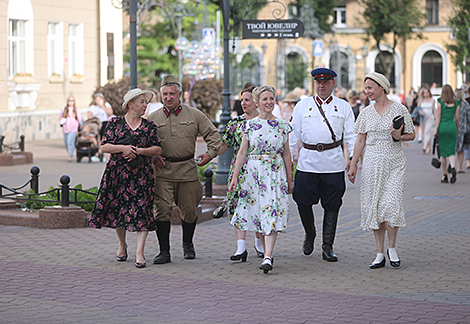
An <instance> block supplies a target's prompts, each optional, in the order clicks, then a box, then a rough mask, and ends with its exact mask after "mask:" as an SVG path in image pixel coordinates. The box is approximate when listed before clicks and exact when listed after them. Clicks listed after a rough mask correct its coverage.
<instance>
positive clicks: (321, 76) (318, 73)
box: [311, 68, 338, 80]
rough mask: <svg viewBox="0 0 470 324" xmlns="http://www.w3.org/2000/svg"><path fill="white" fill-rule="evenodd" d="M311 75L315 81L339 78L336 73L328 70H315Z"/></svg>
mask: <svg viewBox="0 0 470 324" xmlns="http://www.w3.org/2000/svg"><path fill="white" fill-rule="evenodd" d="M311 74H312V76H313V78H314V79H315V80H331V79H334V78H335V77H337V76H338V75H337V74H336V72H335V71H333V70H330V69H327V68H318V69H315V70H313V71H312V73H311Z"/></svg>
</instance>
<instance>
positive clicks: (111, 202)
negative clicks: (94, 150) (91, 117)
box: [89, 116, 160, 232]
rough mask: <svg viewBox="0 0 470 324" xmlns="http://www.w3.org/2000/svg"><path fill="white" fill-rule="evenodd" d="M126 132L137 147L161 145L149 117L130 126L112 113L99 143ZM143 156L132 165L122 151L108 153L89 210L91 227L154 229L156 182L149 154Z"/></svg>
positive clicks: (113, 141)
mask: <svg viewBox="0 0 470 324" xmlns="http://www.w3.org/2000/svg"><path fill="white" fill-rule="evenodd" d="M129 136H131V137H132V138H133V139H134V140H135V144H136V146H137V147H151V146H160V138H159V137H158V133H157V127H156V125H155V124H154V123H153V122H152V121H149V120H147V119H142V123H141V124H140V126H139V127H138V128H137V129H135V130H132V129H131V128H130V127H129V125H128V124H127V122H126V120H125V119H124V116H120V117H115V118H113V119H111V120H110V121H109V122H108V125H107V126H106V130H105V133H104V135H103V139H102V141H101V145H103V144H106V143H110V144H118V143H119V142H120V140H123V139H125V138H127V137H129ZM142 157H143V159H144V162H143V163H141V164H140V165H138V166H137V167H134V168H133V167H131V166H130V165H129V163H128V162H127V161H126V160H125V159H124V158H123V157H122V154H121V153H117V154H111V157H110V159H109V161H108V163H107V164H106V169H105V170H104V173H103V177H102V178H101V184H100V189H99V191H98V198H97V200H96V204H95V208H94V209H93V212H92V214H91V218H90V222H89V225H90V226H91V227H95V228H101V227H102V226H105V227H112V228H116V227H117V228H122V229H125V230H127V231H130V232H135V231H154V230H155V229H156V224H155V219H154V215H153V199H154V194H155V182H154V178H153V168H152V163H151V157H150V156H142Z"/></svg>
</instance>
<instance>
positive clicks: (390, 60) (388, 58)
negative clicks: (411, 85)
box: [374, 51, 396, 88]
mask: <svg viewBox="0 0 470 324" xmlns="http://www.w3.org/2000/svg"><path fill="white" fill-rule="evenodd" d="M380 55H381V56H382V60H383V62H382V64H381V62H380V58H379V56H380ZM390 64H392V68H391V70H390V71H391V73H390V75H388V73H387V71H386V67H387V66H389V65H390ZM374 69H375V70H374V71H376V72H379V73H382V74H383V75H385V76H386V77H387V79H388V80H389V81H390V87H392V88H395V87H396V79H395V69H396V66H395V59H394V57H393V54H392V53H390V52H386V51H382V52H380V53H379V54H378V55H377V57H376V58H375V64H374Z"/></svg>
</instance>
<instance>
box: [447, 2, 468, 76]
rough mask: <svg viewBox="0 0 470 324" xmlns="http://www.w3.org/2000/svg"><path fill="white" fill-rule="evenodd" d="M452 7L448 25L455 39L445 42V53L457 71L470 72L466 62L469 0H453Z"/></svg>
mask: <svg viewBox="0 0 470 324" xmlns="http://www.w3.org/2000/svg"><path fill="white" fill-rule="evenodd" d="M453 8H454V11H453V13H452V14H453V15H452V17H451V18H450V19H449V21H448V25H449V27H450V30H451V32H452V35H453V36H454V39H455V40H454V41H452V42H450V43H448V44H446V49H447V53H449V55H450V58H451V60H452V63H454V65H455V66H456V67H457V70H458V71H460V72H462V73H463V74H465V72H468V73H470V65H467V64H468V62H467V64H466V61H467V60H468V59H469V58H470V40H469V38H470V18H469V17H470V0H454V1H453ZM465 81H466V82H468V81H470V80H465Z"/></svg>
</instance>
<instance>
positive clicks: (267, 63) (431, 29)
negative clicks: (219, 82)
mask: <svg viewBox="0 0 470 324" xmlns="http://www.w3.org/2000/svg"><path fill="white" fill-rule="evenodd" d="M421 2H422V8H423V12H424V13H427V17H428V18H427V22H426V24H425V27H424V29H423V31H422V34H423V36H424V38H423V39H413V40H406V41H404V42H403V41H402V42H401V43H399V44H398V45H397V46H396V48H395V56H394V69H393V73H392V74H393V77H392V78H391V79H392V80H391V81H392V83H393V86H394V88H396V90H397V92H399V91H400V90H402V91H404V92H405V93H406V94H408V93H409V92H410V89H411V88H413V89H415V90H417V89H419V88H420V87H422V86H431V85H432V84H433V83H436V85H437V87H435V88H434V89H433V93H434V94H435V95H437V94H440V91H441V88H442V86H443V85H445V84H450V85H452V87H454V89H455V88H456V87H460V86H461V85H462V83H463V81H464V80H466V81H470V79H469V78H468V77H467V78H465V76H463V75H462V73H460V72H457V71H456V67H455V65H454V64H453V63H452V62H451V60H450V56H449V55H448V53H447V51H446V48H445V45H446V44H449V43H452V42H453V40H452V39H451V38H452V35H451V32H450V28H449V26H448V25H447V21H448V19H449V17H450V16H451V15H452V9H453V7H452V3H451V1H450V0H422V1H421ZM287 4H288V1H283V6H284V8H287ZM279 8H280V6H279V4H276V3H269V4H268V5H267V6H265V7H264V8H263V9H262V10H261V11H260V12H259V14H258V18H257V19H271V20H272V19H273V11H274V10H276V9H279ZM281 9H282V8H281ZM403 10H406V8H403ZM362 11H363V8H362V7H361V6H360V4H359V3H358V2H357V1H344V2H343V3H342V4H341V5H340V6H339V7H337V8H335V9H334V13H333V15H332V17H330V19H333V22H334V33H332V34H327V35H325V36H324V37H323V38H322V39H317V40H316V41H317V42H320V43H321V44H320V45H321V46H320V49H321V55H319V56H314V55H313V54H314V50H315V49H314V42H313V41H312V40H311V39H308V38H305V37H301V38H297V39H274V38H270V39H268V38H265V39H241V40H238V41H237V42H236V44H235V45H236V51H235V53H236V55H237V61H238V62H241V60H242V59H243V57H244V55H246V54H247V53H250V54H251V55H252V57H254V58H255V59H256V60H258V62H259V68H258V70H259V72H260V77H259V78H258V79H256V80H251V81H252V82H254V83H255V84H257V83H259V84H269V85H273V86H275V87H276V88H278V89H281V90H282V93H283V94H284V95H285V94H286V93H287V92H289V91H291V90H292V89H289V88H288V82H287V81H286V79H287V78H288V77H289V76H288V75H287V71H286V65H287V64H286V62H287V61H288V60H289V57H292V56H297V58H300V59H301V61H302V62H303V64H308V67H307V68H305V72H304V74H305V78H304V82H303V87H304V88H305V89H308V90H309V91H310V92H312V86H313V84H312V78H311V77H310V71H311V70H312V67H320V66H322V67H328V68H332V69H334V70H335V71H336V72H337V73H338V74H339V76H338V78H337V79H336V84H337V85H341V86H342V87H344V88H348V89H354V90H357V91H360V90H362V89H363V81H362V80H363V77H364V75H365V74H366V73H369V72H372V71H377V69H378V68H377V55H378V53H379V51H378V50H377V49H376V48H375V44H374V43H373V40H371V41H370V42H366V41H365V40H364V39H365V28H364V21H363V19H362ZM282 19H292V17H289V14H288V10H286V12H285V15H284V17H283V18H282ZM304 25H305V28H306V29H307V28H308V27H307V25H308V23H304ZM388 44H392V42H391V39H389V40H388ZM317 45H318V44H317ZM317 50H318V48H317ZM382 50H385V51H388V52H390V57H391V56H392V54H391V53H392V49H391V46H390V45H387V44H383V47H382ZM316 54H320V53H319V52H318V51H317V53H316ZM312 62H313V64H312ZM468 64H470V62H469V63H468ZM234 78H236V77H234ZM232 80H233V78H232ZM233 82H234V83H236V84H235V85H234V87H232V92H233V91H234V89H235V88H236V87H237V86H241V85H242V84H243V83H244V82H246V80H235V81H233Z"/></svg>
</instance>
